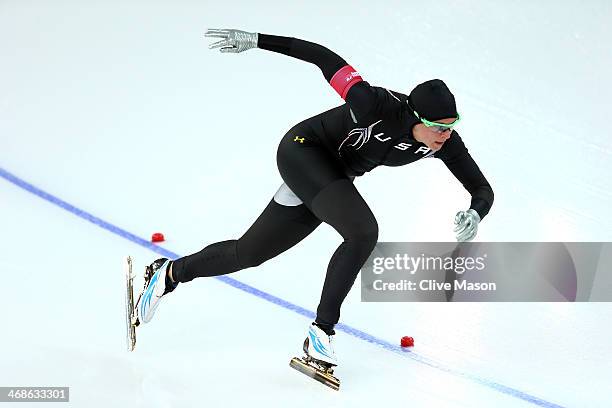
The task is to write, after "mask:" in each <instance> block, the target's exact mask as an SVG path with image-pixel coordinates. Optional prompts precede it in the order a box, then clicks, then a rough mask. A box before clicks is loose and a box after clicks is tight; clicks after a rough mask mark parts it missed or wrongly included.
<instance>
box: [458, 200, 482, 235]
mask: <svg viewBox="0 0 612 408" xmlns="http://www.w3.org/2000/svg"><path fill="white" fill-rule="evenodd" d="M479 222H480V215H478V213H477V212H476V211H475V210H473V209H471V208H470V209H469V210H467V211H459V212H458V213H457V215H455V229H454V232H456V233H457V241H458V242H466V241H471V240H473V239H474V237H475V236H476V232H477V231H478V223H479Z"/></svg>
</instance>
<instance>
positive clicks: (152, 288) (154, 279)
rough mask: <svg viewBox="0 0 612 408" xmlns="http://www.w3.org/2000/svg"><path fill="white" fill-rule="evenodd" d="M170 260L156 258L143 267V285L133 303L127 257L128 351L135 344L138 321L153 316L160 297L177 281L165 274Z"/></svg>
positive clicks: (171, 289)
mask: <svg viewBox="0 0 612 408" xmlns="http://www.w3.org/2000/svg"><path fill="white" fill-rule="evenodd" d="M169 265H170V260H169V259H166V258H161V259H157V260H156V261H155V262H153V263H152V264H151V265H149V266H147V267H146V269H145V276H144V281H145V282H144V287H143V289H142V291H141V293H140V295H139V296H138V301H137V302H136V305H134V287H133V279H134V275H133V273H132V258H129V257H128V258H127V271H126V291H127V292H126V293H127V294H126V323H127V334H128V336H127V341H128V351H133V350H134V347H135V346H136V327H138V326H139V325H140V323H148V322H149V321H151V319H152V318H153V315H154V314H155V310H156V309H157V307H158V306H159V302H160V301H161V298H162V297H163V296H164V295H165V294H167V293H169V292H172V291H173V290H174V289H175V288H176V286H177V285H178V284H177V283H172V282H171V281H170V279H169V278H167V276H166V270H167V268H168V266H169Z"/></svg>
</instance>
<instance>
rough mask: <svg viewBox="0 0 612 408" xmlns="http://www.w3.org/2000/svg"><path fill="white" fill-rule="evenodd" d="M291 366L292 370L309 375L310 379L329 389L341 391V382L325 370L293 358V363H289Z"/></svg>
mask: <svg viewBox="0 0 612 408" xmlns="http://www.w3.org/2000/svg"><path fill="white" fill-rule="evenodd" d="M289 366H290V367H291V368H294V369H296V370H297V371H299V372H300V373H302V374H305V375H307V376H308V377H310V378H313V379H315V380H317V381H318V382H320V383H322V384H325V385H327V386H328V387H329V388H332V389H334V390H336V391H338V390H339V389H340V380H339V379H337V378H336V377H334V376H333V375H331V374H330V373H326V372H325V371H323V370H320V369H318V368H316V367H315V366H313V365H311V364H309V363H307V362H306V361H304V360H303V359H301V358H298V357H293V358H292V359H291V362H289Z"/></svg>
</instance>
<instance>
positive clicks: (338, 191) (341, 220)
mask: <svg viewBox="0 0 612 408" xmlns="http://www.w3.org/2000/svg"><path fill="white" fill-rule="evenodd" d="M311 207H312V208H311V211H312V213H313V214H314V215H315V216H316V217H317V218H318V219H320V220H322V221H323V222H325V223H327V224H329V225H331V226H332V227H333V228H334V229H335V230H336V231H338V233H339V234H340V235H342V237H343V238H344V239H345V240H350V239H360V240H361V239H368V240H371V239H374V240H376V238H377V236H378V223H377V221H376V217H375V216H374V214H373V213H372V210H371V209H370V207H369V206H368V204H367V203H366V201H365V200H364V199H363V197H362V196H361V194H360V193H359V191H357V188H356V187H355V185H354V184H353V183H352V181H350V180H337V181H334V182H333V183H331V184H328V185H327V186H326V187H325V188H324V189H322V190H321V191H319V193H317V195H316V196H315V197H314V198H313V200H312V206H311Z"/></svg>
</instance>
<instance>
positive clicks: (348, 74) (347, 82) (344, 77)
mask: <svg viewBox="0 0 612 408" xmlns="http://www.w3.org/2000/svg"><path fill="white" fill-rule="evenodd" d="M361 81H363V79H362V78H361V75H359V73H358V72H357V71H355V69H354V68H353V67H351V66H350V65H345V66H343V67H342V68H340V69H339V70H338V72H336V73H335V74H334V76H333V77H332V79H331V81H329V84H330V85H331V86H332V88H334V90H335V91H336V92H338V95H340V97H342V99H346V94H348V91H349V89H351V87H352V86H353V85H355V84H356V83H358V82H361Z"/></svg>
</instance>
